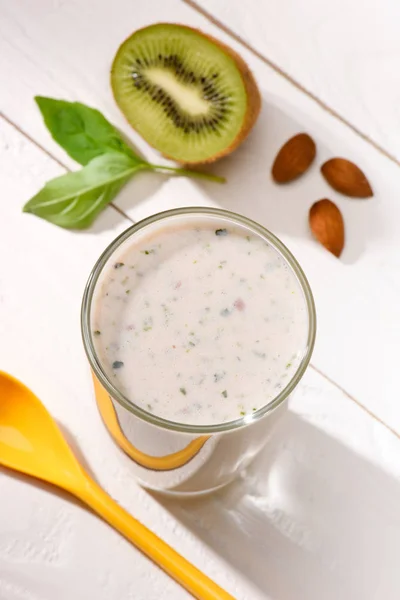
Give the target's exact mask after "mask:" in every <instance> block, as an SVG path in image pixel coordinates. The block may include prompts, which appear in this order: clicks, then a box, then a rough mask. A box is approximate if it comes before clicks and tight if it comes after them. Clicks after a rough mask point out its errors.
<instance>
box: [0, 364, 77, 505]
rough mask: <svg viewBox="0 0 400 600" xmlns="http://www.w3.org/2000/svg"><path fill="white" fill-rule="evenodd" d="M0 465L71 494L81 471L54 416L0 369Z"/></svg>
mask: <svg viewBox="0 0 400 600" xmlns="http://www.w3.org/2000/svg"><path fill="white" fill-rule="evenodd" d="M0 464H2V465H3V466H4V467H7V468H9V469H13V470H15V471H20V472H22V473H24V474H25V475H30V476H31V477H36V478H38V479H42V480H43V481H46V482H47V483H51V484H53V485H56V486H57V487H61V488H63V489H66V490H67V491H69V492H71V493H74V492H77V491H78V489H77V485H78V484H79V485H82V484H83V483H84V478H85V473H84V471H83V470H82V468H81V467H80V465H79V463H78V462H77V460H76V458H75V456H74V454H73V453H72V451H71V449H70V447H69V446H68V444H67V442H66V441H65V439H64V437H63V435H62V433H61V431H60V429H59V428H58V427H57V425H56V423H55V421H54V419H53V418H52V417H51V415H50V414H49V413H48V412H47V410H46V409H45V407H44V406H43V404H42V403H41V402H40V400H39V399H38V398H37V397H36V396H35V394H34V393H33V392H31V390H30V389H29V388H27V387H26V386H25V385H23V384H22V383H21V382H20V381H18V380H17V379H15V378H14V377H11V376H10V375H8V374H7V373H3V372H1V371H0Z"/></svg>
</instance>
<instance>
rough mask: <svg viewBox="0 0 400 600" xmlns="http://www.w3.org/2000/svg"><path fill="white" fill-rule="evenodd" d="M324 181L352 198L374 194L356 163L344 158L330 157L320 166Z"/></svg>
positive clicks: (368, 196) (367, 196)
mask: <svg viewBox="0 0 400 600" xmlns="http://www.w3.org/2000/svg"><path fill="white" fill-rule="evenodd" d="M321 173H322V175H323V176H324V177H325V179H326V181H327V182H328V183H329V185H330V186H331V187H333V189H334V190H336V191H337V192H340V193H341V194H344V195H345V196H350V197H352V198H370V197H371V196H373V195H374V193H373V191H372V188H371V186H370V184H369V181H368V179H367V178H366V177H365V175H364V173H363V172H362V171H361V169H360V168H359V167H357V165H355V164H354V163H352V162H350V161H349V160H346V159H345V158H331V159H330V160H328V161H326V163H324V164H323V165H322V167H321Z"/></svg>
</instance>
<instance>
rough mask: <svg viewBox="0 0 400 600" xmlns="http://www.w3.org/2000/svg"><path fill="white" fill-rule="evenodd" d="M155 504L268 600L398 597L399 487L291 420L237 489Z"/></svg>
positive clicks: (313, 429) (284, 423) (331, 441)
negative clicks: (160, 505)
mask: <svg viewBox="0 0 400 600" xmlns="http://www.w3.org/2000/svg"><path fill="white" fill-rule="evenodd" d="M158 500H159V501H160V503H161V504H162V505H163V506H164V508H166V509H167V510H168V511H169V512H170V513H172V514H173V516H174V517H175V518H176V519H178V520H179V521H181V522H182V523H183V525H184V526H185V527H187V528H188V529H190V530H191V531H192V532H193V533H194V534H195V535H196V536H197V537H198V538H200V539H201V540H202V541H204V542H205V543H206V544H207V545H208V546H209V547H210V548H212V549H213V550H214V551H215V552H216V553H218V554H219V555H220V556H221V557H222V558H223V559H225V560H226V561H227V562H229V563H231V564H232V566H233V567H234V568H235V569H236V570H239V571H241V572H242V573H243V574H244V575H245V576H246V577H247V578H248V579H249V580H250V581H251V582H253V584H254V585H256V586H257V587H258V588H259V589H260V590H261V591H262V592H263V593H264V594H265V596H266V598H268V600H382V599H383V598H385V600H392V599H393V600H394V599H398V598H399V597H400V573H399V569H398V560H399V556H400V511H399V506H400V486H399V484H398V483H397V482H396V481H395V480H394V479H392V478H391V477H390V476H388V475H387V474H385V473H384V472H383V471H381V470H379V469H378V468H376V467H375V466H373V465H372V464H370V463H368V462H366V461H365V460H364V459H362V458H360V457H358V456H357V455H356V454H354V453H353V452H352V451H351V450H349V449H348V448H346V447H344V446H342V445H341V444H340V443H338V442H337V441H335V440H334V439H332V438H330V437H328V436H327V435H326V434H324V433H322V432H321V431H320V430H318V429H317V428H316V427H314V426H312V425H311V424H309V423H307V422H305V421H304V420H303V419H301V418H300V417H298V416H296V415H295V414H293V413H289V414H288V415H287V416H286V417H284V419H283V420H282V422H281V425H280V426H279V429H278V431H277V434H276V436H275V438H274V439H272V440H271V443H268V445H267V447H266V448H265V449H264V451H263V453H262V454H261V456H259V457H258V458H257V459H256V461H255V462H254V463H253V464H252V466H251V468H250V469H249V470H248V472H247V473H246V474H245V476H244V477H243V478H242V479H241V480H239V481H237V482H235V483H234V484H232V485H231V486H229V487H228V488H225V489H224V490H222V491H220V492H218V493H216V494H214V495H210V496H206V497H203V498H199V499H192V500H182V501H177V500H174V499H169V498H161V499H160V498H158ZM239 600H240V599H239Z"/></svg>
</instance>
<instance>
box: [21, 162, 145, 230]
mask: <svg viewBox="0 0 400 600" xmlns="http://www.w3.org/2000/svg"><path fill="white" fill-rule="evenodd" d="M145 168H147V165H146V163H143V164H138V163H136V162H135V161H132V159H130V158H129V157H128V156H126V155H125V154H122V153H117V152H112V153H108V154H103V155H102V156H98V157H97V158H94V159H93V160H92V161H91V162H90V163H89V164H88V165H87V166H86V167H83V169H81V170H80V171H75V172H73V173H67V174H66V175H61V177H56V178H55V179H52V180H51V181H48V182H47V183H46V185H45V186H44V187H43V188H42V189H41V190H40V192H38V193H37V194H36V195H35V196H33V198H31V199H30V200H29V201H28V202H27V203H26V204H25V206H24V208H23V211H24V212H28V213H32V214H34V215H36V216H38V217H41V218H42V219H45V220H46V221H50V222H51V223H54V224H55V225H59V226H60V227H65V228H67V229H85V228H86V227H89V226H90V225H91V224H92V222H93V221H94V219H95V218H96V217H97V215H98V214H99V213H100V212H101V211H102V210H103V209H104V208H105V207H106V206H107V205H108V204H109V203H110V202H111V201H112V199H113V198H114V197H115V196H116V194H117V193H118V192H119V190H120V189H121V187H122V186H123V185H124V184H125V183H126V182H127V181H128V179H129V178H130V177H131V176H132V175H133V174H134V173H135V172H136V171H139V170H141V169H145Z"/></svg>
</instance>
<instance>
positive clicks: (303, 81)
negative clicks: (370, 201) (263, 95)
mask: <svg viewBox="0 0 400 600" xmlns="http://www.w3.org/2000/svg"><path fill="white" fill-rule="evenodd" d="M188 3H189V4H190V5H192V6H198V7H199V8H200V9H203V10H205V11H207V12H208V13H209V14H210V15H212V16H213V17H214V18H215V19H217V20H218V21H220V22H221V23H222V24H223V25H224V26H225V27H227V28H229V29H230V30H231V31H233V32H234V33H235V34H236V35H238V36H240V38H241V39H243V40H244V41H245V42H246V43H247V44H249V45H251V46H252V47H253V48H254V49H255V50H256V51H257V52H259V53H260V54H261V55H263V56H264V57H265V58H266V59H267V60H268V61H270V62H271V63H272V64H274V65H275V66H276V67H277V68H278V69H280V70H281V71H283V72H285V73H286V74H287V75H288V76H289V77H290V78H292V79H293V80H294V81H295V82H297V83H298V84H299V85H300V86H301V87H302V88H304V89H306V90H308V91H309V92H310V93H311V94H313V95H314V96H315V97H317V98H318V99H319V100H320V101H321V102H323V103H324V104H325V105H326V106H327V107H329V108H330V109H331V110H333V111H334V112H335V113H336V114H338V115H340V116H341V117H342V118H343V119H345V120H346V121H347V122H349V123H350V124H351V125H352V126H354V127H356V128H357V129H358V130H359V131H360V132H362V133H363V134H364V135H366V136H368V137H369V138H370V139H371V140H373V141H374V142H376V143H377V144H378V145H380V146H381V147H382V148H383V149H384V150H386V151H387V152H388V153H389V154H391V155H392V156H394V157H396V158H397V160H398V161H399V160H400V141H399V136H398V135H397V131H398V129H399V125H400V117H399V113H398V110H397V106H398V103H399V90H400V74H399V69H398V68H397V67H398V62H399V54H400V41H399V34H398V24H399V22H400V6H399V4H398V3H397V2H392V1H391V0H381V2H379V3H378V2H376V0H355V1H353V2H350V3H349V2H347V1H346V0H337V2H335V3H326V2H319V1H318V0H305V1H304V2H301V3H300V2H297V1H296V0H288V1H286V2H279V0H272V1H270V0H269V1H268V2H259V1H258V0H250V2H246V3H243V2H235V3H234V10H232V2H229V0H199V1H198V2H196V0H195V1H194V2H193V1H192V0H189V2H188Z"/></svg>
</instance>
